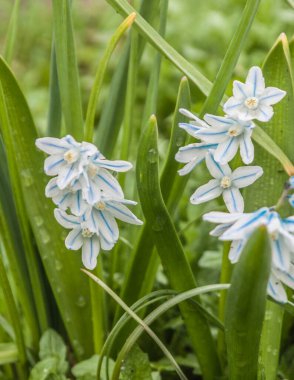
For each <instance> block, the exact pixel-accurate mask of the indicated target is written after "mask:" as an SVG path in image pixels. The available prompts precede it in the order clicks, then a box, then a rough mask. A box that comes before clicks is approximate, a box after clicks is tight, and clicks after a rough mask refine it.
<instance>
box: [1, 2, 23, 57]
mask: <svg viewBox="0 0 294 380" xmlns="http://www.w3.org/2000/svg"><path fill="white" fill-rule="evenodd" d="M19 4H20V0H15V1H14V5H13V8H12V12H11V17H10V20H9V25H8V29H7V34H6V41H5V49H4V58H5V59H6V61H7V62H8V63H9V64H10V63H11V61H12V58H13V52H14V47H15V41H16V35H17V28H18V19H19Z"/></svg>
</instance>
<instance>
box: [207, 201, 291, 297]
mask: <svg viewBox="0 0 294 380" xmlns="http://www.w3.org/2000/svg"><path fill="white" fill-rule="evenodd" d="M203 219H204V220H206V221H209V222H212V223H217V224H219V226H217V227H216V228H215V229H214V230H213V231H212V232H211V234H212V235H214V236H218V237H219V239H220V240H226V241H232V245H231V249H230V252H229V259H230V260H231V261H232V262H233V263H235V262H237V261H238V260H239V257H240V255H241V253H242V250H243V248H244V246H245V244H246V242H247V240H248V238H249V237H250V236H251V234H252V233H253V231H255V230H256V228H258V227H259V226H261V225H264V226H266V228H267V231H268V234H269V237H270V243H271V250H272V272H271V278H270V281H269V284H268V293H269V294H270V295H271V296H272V297H273V298H275V299H276V300H277V301H279V302H286V301H285V300H286V299H287V297H286V293H285V290H284V288H283V286H282V284H281V282H282V283H283V284H285V285H287V286H289V287H291V288H292V289H294V272H293V260H294V236H293V234H292V233H293V232H294V217H293V216H292V217H289V218H285V219H282V218H281V217H280V215H279V214H278V213H277V212H276V211H275V210H274V209H271V208H267V207H263V208H261V209H259V210H257V211H255V212H253V213H247V214H242V213H235V214H228V213H223V212H210V213H208V214H205V215H204V216H203Z"/></svg>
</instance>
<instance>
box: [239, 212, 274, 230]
mask: <svg viewBox="0 0 294 380" xmlns="http://www.w3.org/2000/svg"><path fill="white" fill-rule="evenodd" d="M267 212H268V210H267V209H265V210H262V211H259V212H257V213H254V214H253V215H254V217H253V218H251V219H249V220H248V221H247V222H246V223H245V224H243V225H242V226H240V227H239V228H238V229H237V231H240V230H242V229H243V228H246V227H249V226H250V225H251V224H252V223H254V222H255V221H256V220H258V219H259V218H261V217H262V216H263V215H265V214H266V213H267Z"/></svg>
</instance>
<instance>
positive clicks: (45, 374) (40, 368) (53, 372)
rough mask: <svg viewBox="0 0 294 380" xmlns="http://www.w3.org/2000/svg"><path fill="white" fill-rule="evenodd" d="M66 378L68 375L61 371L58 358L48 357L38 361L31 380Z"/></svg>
mask: <svg viewBox="0 0 294 380" xmlns="http://www.w3.org/2000/svg"><path fill="white" fill-rule="evenodd" d="M63 379H64V380H65V379H66V377H65V376H64V375H63V374H62V373H60V372H59V360H58V358H54V357H48V358H46V359H44V360H42V361H40V362H38V363H37V364H36V365H35V366H34V368H33V369H32V371H31V374H30V377H29V380H63Z"/></svg>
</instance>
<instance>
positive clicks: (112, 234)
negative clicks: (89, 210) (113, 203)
mask: <svg viewBox="0 0 294 380" xmlns="http://www.w3.org/2000/svg"><path fill="white" fill-rule="evenodd" d="M96 215H97V219H98V221H99V226H98V227H99V234H101V235H102V236H104V238H105V239H106V240H107V241H109V242H113V243H115V242H116V241H117V239H118V236H119V230H118V226H117V223H116V221H115V219H114V217H113V216H112V215H111V214H110V213H109V212H108V211H107V210H104V211H100V210H97V213H96Z"/></svg>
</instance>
